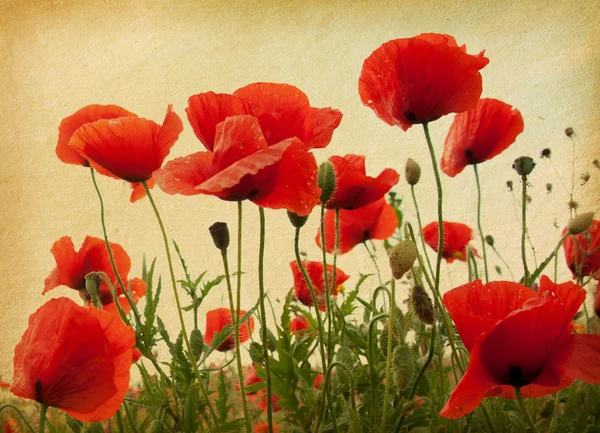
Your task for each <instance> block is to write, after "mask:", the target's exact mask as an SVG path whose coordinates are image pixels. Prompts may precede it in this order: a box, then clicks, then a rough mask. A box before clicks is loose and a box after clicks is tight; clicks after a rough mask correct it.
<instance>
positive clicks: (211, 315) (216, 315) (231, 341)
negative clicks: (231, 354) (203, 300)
mask: <svg viewBox="0 0 600 433" xmlns="http://www.w3.org/2000/svg"><path fill="white" fill-rule="evenodd" d="M245 314H246V311H244V310H240V312H239V315H240V320H241V318H242V317H243V316H244V315H245ZM249 322H250V324H249V325H248V320H247V321H245V322H244V323H240V343H243V342H245V341H247V340H248V339H249V338H250V334H252V332H253V331H254V318H253V317H252V316H250V319H249ZM227 325H229V326H231V328H232V331H233V320H232V317H231V311H229V308H217V309H216V310H210V311H209V312H208V313H206V332H205V333H204V341H205V342H206V344H208V345H209V346H210V345H211V343H212V341H213V338H214V337H215V334H218V333H219V332H221V331H222V330H223V328H224V327H225V326H227ZM234 348H235V336H234V333H233V332H232V333H231V334H230V335H229V337H227V338H226V339H225V340H223V342H222V343H221V344H219V345H218V346H217V347H216V349H217V350H218V351H219V352H227V351H228V350H232V349H234Z"/></svg>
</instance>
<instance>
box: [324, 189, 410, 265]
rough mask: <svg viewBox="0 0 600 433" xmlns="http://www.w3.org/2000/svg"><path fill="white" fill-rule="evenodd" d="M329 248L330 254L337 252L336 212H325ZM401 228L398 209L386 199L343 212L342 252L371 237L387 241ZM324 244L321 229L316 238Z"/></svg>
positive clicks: (340, 243) (326, 242)
mask: <svg viewBox="0 0 600 433" xmlns="http://www.w3.org/2000/svg"><path fill="white" fill-rule="evenodd" d="M324 227H325V247H326V251H327V252H328V253H333V250H334V247H335V211H334V210H328V211H327V212H325V222H324ZM397 227H398V217H397V216H396V212H395V211H394V208H393V207H392V206H391V205H390V204H389V203H387V202H386V201H385V198H383V197H382V198H380V199H379V200H377V201H375V202H373V203H371V204H368V205H366V206H363V207H361V208H358V209H354V210H341V211H340V241H339V246H340V249H339V251H338V253H339V254H345V253H347V252H348V251H351V250H352V248H354V247H355V246H356V245H358V244H361V243H363V242H366V241H367V240H368V239H380V240H386V239H387V238H389V237H390V236H392V235H393V234H394V232H395V231H396V228H397ZM315 241H316V242H317V245H318V246H319V248H322V247H321V230H320V229H319V231H318V232H317V237H316V238H315Z"/></svg>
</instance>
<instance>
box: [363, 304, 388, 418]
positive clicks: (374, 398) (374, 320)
mask: <svg viewBox="0 0 600 433" xmlns="http://www.w3.org/2000/svg"><path fill="white" fill-rule="evenodd" d="M388 317H389V314H387V313H381V314H378V315H377V316H375V317H373V318H372V319H371V321H370V322H369V331H368V334H367V336H368V340H369V342H368V346H369V349H368V350H369V375H370V379H371V408H370V409H369V411H370V415H371V424H373V425H375V424H376V420H377V400H378V397H379V393H378V391H377V388H378V386H377V385H378V384H379V381H378V378H377V370H376V369H375V365H374V364H375V353H374V350H373V330H374V329H376V328H375V326H376V325H377V322H378V321H379V320H383V319H386V318H388Z"/></svg>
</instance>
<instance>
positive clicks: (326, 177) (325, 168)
mask: <svg viewBox="0 0 600 433" xmlns="http://www.w3.org/2000/svg"><path fill="white" fill-rule="evenodd" d="M317 185H318V186H319V188H321V198H320V200H321V202H322V203H325V202H326V201H327V200H329V199H330V198H331V196H332V195H333V191H334V190H335V170H334V169H333V164H332V163H331V162H329V161H325V162H324V163H322V164H321V165H320V166H319V176H318V179H317Z"/></svg>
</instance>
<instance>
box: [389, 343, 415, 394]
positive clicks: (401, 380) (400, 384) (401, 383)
mask: <svg viewBox="0 0 600 433" xmlns="http://www.w3.org/2000/svg"><path fill="white" fill-rule="evenodd" d="M414 371H415V360H414V359H413V355H412V352H411V351H410V347H408V346H407V345H406V344H403V345H400V346H398V347H396V348H395V349H394V354H393V358H392V372H393V380H394V384H395V385H396V388H398V390H400V391H404V390H406V389H407V388H408V387H409V386H410V385H411V382H412V378H413V373H414Z"/></svg>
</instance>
